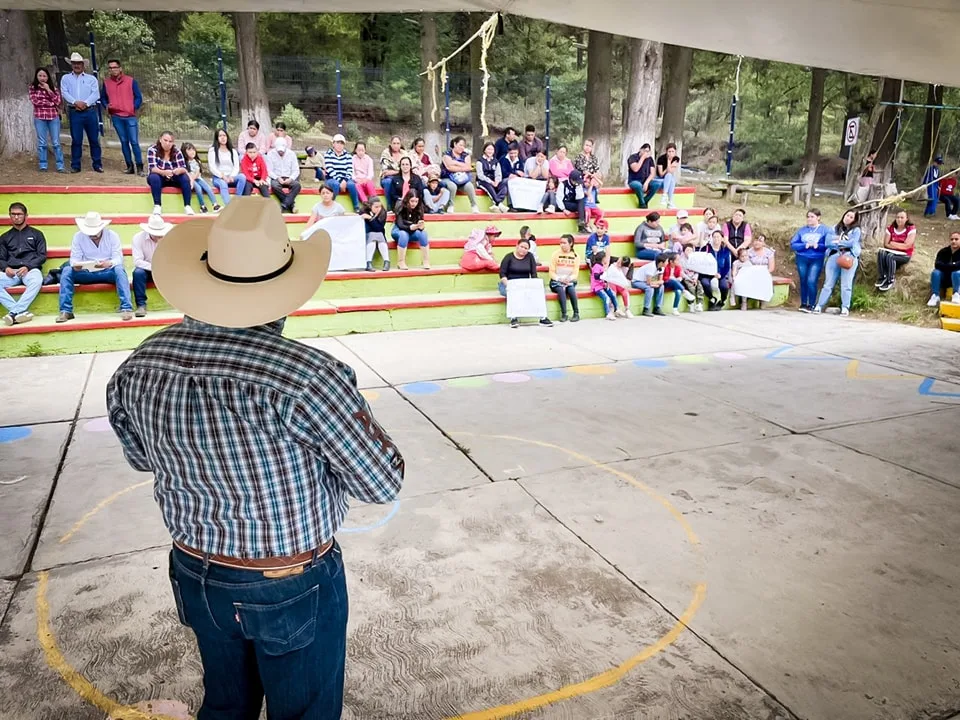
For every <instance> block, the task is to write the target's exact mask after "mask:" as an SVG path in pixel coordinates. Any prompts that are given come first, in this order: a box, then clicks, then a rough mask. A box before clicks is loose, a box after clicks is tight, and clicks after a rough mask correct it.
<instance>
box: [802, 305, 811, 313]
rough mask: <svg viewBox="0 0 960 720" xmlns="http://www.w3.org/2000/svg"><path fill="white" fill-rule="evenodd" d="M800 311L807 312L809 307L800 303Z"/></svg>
mask: <svg viewBox="0 0 960 720" xmlns="http://www.w3.org/2000/svg"><path fill="white" fill-rule="evenodd" d="M800 312H802V313H808V312H810V308H808V307H807V306H806V305H801V306H800Z"/></svg>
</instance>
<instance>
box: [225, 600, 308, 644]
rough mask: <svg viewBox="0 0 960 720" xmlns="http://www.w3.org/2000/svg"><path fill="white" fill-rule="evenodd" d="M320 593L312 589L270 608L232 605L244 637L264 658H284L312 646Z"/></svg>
mask: <svg viewBox="0 0 960 720" xmlns="http://www.w3.org/2000/svg"><path fill="white" fill-rule="evenodd" d="M318 601H319V589H318V588H317V587H316V586H314V587H312V588H310V589H309V590H307V591H306V592H304V593H302V594H300V595H297V596H296V597H295V598H291V599H290V600H284V601H283V602H280V603H275V604H271V605H258V604H254V603H234V604H233V606H234V608H236V611H237V618H238V619H239V621H240V628H241V631H242V632H243V636H244V637H245V638H246V639H247V640H251V641H253V642H255V643H256V644H257V645H259V646H260V647H261V648H262V649H263V651H264V652H265V653H266V654H267V655H285V654H286V653H290V652H293V651H295V650H302V649H303V648H305V647H307V646H308V645H309V644H310V643H312V642H313V638H314V635H315V634H316V629H317V603H318Z"/></svg>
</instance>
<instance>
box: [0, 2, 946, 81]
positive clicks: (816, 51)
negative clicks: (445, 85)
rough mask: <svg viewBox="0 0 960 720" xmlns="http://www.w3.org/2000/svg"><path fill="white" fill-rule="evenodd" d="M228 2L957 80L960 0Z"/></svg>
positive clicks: (90, 5)
mask: <svg viewBox="0 0 960 720" xmlns="http://www.w3.org/2000/svg"><path fill="white" fill-rule="evenodd" d="M0 7H6V8H13V7H16V8H20V9H28V10H56V9H59V10H81V9H83V10H90V9H101V10H117V9H120V10H171V11H176V10H180V11H198V10H207V11H221V10H223V9H224V7H223V3H222V2H220V1H219V0H81V1H79V2H78V1H77V0H16V3H15V4H14V2H13V0H0ZM228 9H229V10H230V11H234V12H238V11H240V12H242V11H251V12H252V11H268V10H269V11H274V12H456V11H464V10H470V11H482V12H494V11H500V12H503V13H507V14H514V15H525V16H528V17H532V18H540V19H543V20H551V21H554V22H558V23H564V24H567V25H573V26H575V27H583V28H588V29H591V30H603V31H606V32H610V33H615V34H619V35H626V36H631V37H643V38H647V39H650V40H659V41H663V42H670V43H674V44H678V45H683V44H694V43H695V46H696V47H698V48H702V49H705V50H716V51H720V52H727V53H733V54H740V55H747V56H750V57H757V58H763V59H767V60H779V61H783V62H789V63H797V64H800V65H809V66H818V67H825V68H829V69H832V70H846V71H850V72H857V73H862V74H865V75H883V76H886V77H894V78H898V79H904V80H914V81H917V82H925V83H927V82H932V83H938V84H941V85H950V86H958V85H960V81H958V75H960V71H958V64H957V63H958V58H957V55H956V53H955V52H954V46H955V43H956V41H955V33H956V32H957V31H958V28H960V2H958V0H719V1H716V0H672V1H671V2H669V3H664V2H662V0H632V1H629V0H591V2H589V3H584V2H578V1H577V0H269V2H267V1H266V0H232V2H231V3H230V7H229V8H228Z"/></svg>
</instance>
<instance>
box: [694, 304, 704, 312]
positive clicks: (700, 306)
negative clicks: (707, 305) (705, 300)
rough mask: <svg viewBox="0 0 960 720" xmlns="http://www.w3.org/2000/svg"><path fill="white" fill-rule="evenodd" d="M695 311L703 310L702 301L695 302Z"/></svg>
mask: <svg viewBox="0 0 960 720" xmlns="http://www.w3.org/2000/svg"><path fill="white" fill-rule="evenodd" d="M693 311H694V312H698V313H699V312H703V305H701V304H700V303H694V304H693Z"/></svg>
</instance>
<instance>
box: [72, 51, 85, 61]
mask: <svg viewBox="0 0 960 720" xmlns="http://www.w3.org/2000/svg"><path fill="white" fill-rule="evenodd" d="M70 62H72V63H75V62H82V63H85V62H86V60H84V59H83V55H81V54H80V53H73V55H71V56H70Z"/></svg>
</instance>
